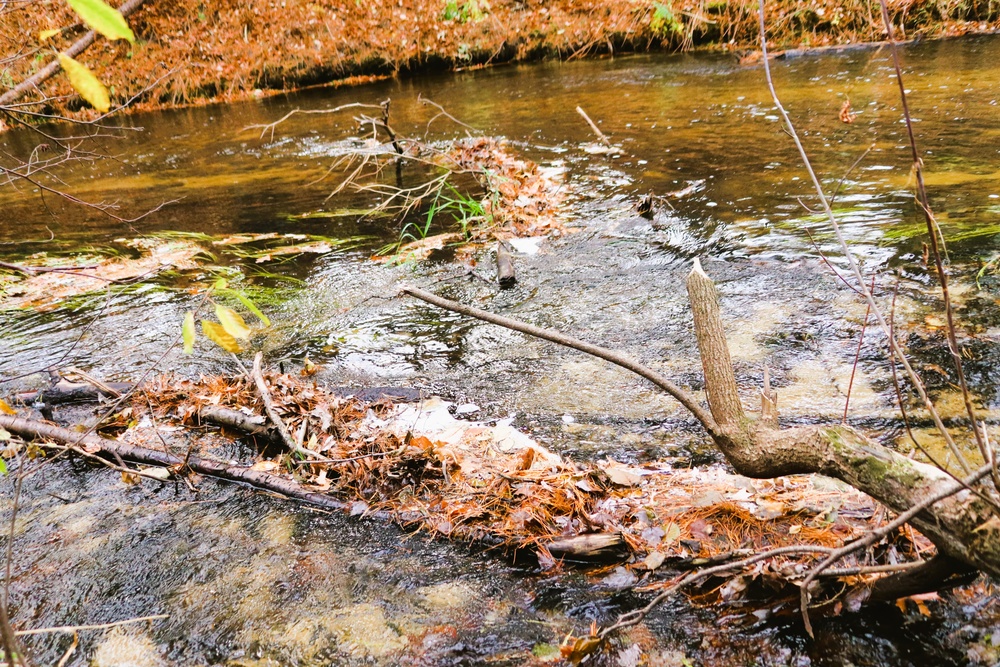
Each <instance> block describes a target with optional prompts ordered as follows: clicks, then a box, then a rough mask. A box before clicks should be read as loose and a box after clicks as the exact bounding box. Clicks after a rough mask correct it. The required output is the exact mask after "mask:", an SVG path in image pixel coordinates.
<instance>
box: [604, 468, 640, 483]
mask: <svg viewBox="0 0 1000 667" xmlns="http://www.w3.org/2000/svg"><path fill="white" fill-rule="evenodd" d="M604 472H605V474H607V476H608V479H610V480H611V483H612V484H616V485H618V486H639V485H640V484H642V474H641V473H640V472H639V471H637V470H636V469H635V468H626V467H625V466H616V465H612V466H607V467H606V468H604Z"/></svg>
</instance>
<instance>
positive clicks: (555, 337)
mask: <svg viewBox="0 0 1000 667" xmlns="http://www.w3.org/2000/svg"><path fill="white" fill-rule="evenodd" d="M400 293H401V294H409V295H410V296H412V297H415V298H417V299H420V300H421V301H425V302H427V303H429V304H432V305H435V306H437V307H438V308H444V309H445V310H450V311H452V312H454V313H459V314H461V315H467V316H469V317H474V318H476V319H478V320H483V321H484V322H489V323H491V324H496V325H498V326H501V327H504V328H506V329H512V330H513V331H520V332H521V333H526V334H528V335H529V336H535V337H536V338H543V339H545V340H548V341H552V342H553V343H558V344H559V345H563V346H565V347H570V348H573V349H574V350H579V351H580V352H585V353H587V354H591V355H593V356H595V357H598V358H600V359H604V360H605V361H609V362H611V363H613V364H616V365H618V366H621V367H622V368H625V369H628V370H630V371H632V372H633V373H635V374H637V375H640V376H642V377H644V378H646V379H647V380H649V381H650V382H652V383H653V384H655V385H656V386H657V387H660V388H661V389H663V390H664V391H665V392H667V393H668V394H670V395H671V396H673V397H674V398H675V399H677V401H678V402H679V403H680V404H681V405H683V406H684V407H685V408H687V410H688V412H690V413H691V414H692V415H694V417H695V419H697V420H698V421H699V422H701V425H702V426H703V427H704V428H705V430H706V431H708V433H709V434H710V435H712V436H713V437H715V436H720V435H721V434H720V430H719V426H718V425H717V424H716V423H715V419H713V418H712V415H710V414H709V413H708V412H707V411H706V410H705V408H703V407H702V406H701V405H700V404H699V403H698V400H697V399H696V398H695V397H694V396H693V395H692V394H690V393H689V392H687V391H686V390H684V389H681V388H680V387H678V386H677V385H676V384H674V383H673V382H671V381H670V380H668V379H667V378H666V377H664V376H663V375H660V374H659V373H657V372H656V371H654V370H653V369H651V368H648V367H646V366H643V365H642V364H640V363H639V362H638V361H636V360H635V359H632V358H631V357H629V356H626V355H624V354H622V353H620V352H615V351H614V350H609V349H607V348H603V347H599V346H597V345H592V344H590V343H586V342H584V341H582V340H578V339H576V338H573V337H571V336H567V335H566V334H563V333H560V332H558V331H554V330H552V329H544V328H542V327H536V326H534V325H533V324H527V323H525V322H519V321H518V320H514V319H511V318H508V317H504V316H502V315H497V314H496V313H490V312H487V311H485V310H480V309H478V308H473V307H472V306H466V305H463V304H461V303H457V302H455V301H451V300H449V299H445V298H443V297H440V296H437V295H436V294H431V293H430V292H425V291H424V290H422V289H418V288H416V287H403V288H402V289H401V290H400Z"/></svg>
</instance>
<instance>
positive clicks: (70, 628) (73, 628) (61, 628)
mask: <svg viewBox="0 0 1000 667" xmlns="http://www.w3.org/2000/svg"><path fill="white" fill-rule="evenodd" d="M161 618H170V614H154V615H152V616H141V617H139V618H128V619H125V620H124V621H115V622H113V623H99V624H97V625H58V626H56V627H52V628H37V629H35V630H18V631H17V632H15V633H14V634H15V635H16V636H18V637H27V636H29V635H43V634H50V633H56V632H61V633H70V632H72V633H76V632H79V631H80V630H105V629H107V628H117V627H118V626H120V625H129V624H131V623H142V622H143V621H156V620H158V619H161Z"/></svg>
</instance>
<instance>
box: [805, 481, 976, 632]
mask: <svg viewBox="0 0 1000 667" xmlns="http://www.w3.org/2000/svg"><path fill="white" fill-rule="evenodd" d="M992 471H993V467H992V466H991V465H989V464H987V465H984V466H982V467H981V468H979V470H977V471H976V472H974V473H972V474H971V475H969V476H968V477H966V478H965V479H963V480H961V481H960V482H959V483H957V484H954V485H952V486H950V487H948V488H945V489H944V490H942V491H939V492H938V493H935V494H934V495H932V496H929V497H928V498H926V499H925V500H923V501H921V502H919V503H917V504H916V505H914V506H913V507H911V508H910V509H908V510H906V511H905V512H903V513H901V514H900V515H898V516H897V517H896V518H895V519H893V520H892V521H890V522H889V523H887V524H886V525H884V526H882V527H881V528H879V529H878V530H873V531H871V532H870V533H867V534H866V535H864V536H862V537H859V538H858V539H856V540H854V541H853V542H848V543H847V544H845V545H844V546H842V547H840V548H839V549H836V550H833V551H831V552H830V554H829V555H828V556H827V557H826V559H824V560H823V562H821V563H820V564H819V565H817V566H816V567H814V568H813V569H812V570H811V571H810V572H809V574H808V575H807V576H806V578H805V580H803V582H802V584H801V592H800V601H801V606H802V621H803V623H804V624H805V629H806V632H807V633H808V634H809V636H810V637H812V636H813V630H812V623H810V621H809V584H811V583H812V582H813V581H814V580H815V579H816V577H818V576H819V575H820V574H821V573H822V572H823V571H824V570H826V569H827V568H828V567H830V565H832V564H833V563H836V562H837V561H838V560H840V559H841V558H843V557H844V556H846V555H848V554H851V553H854V552H855V551H858V550H860V549H864V548H865V547H868V546H871V545H872V544H875V543H876V542H878V541H879V540H881V539H882V538H883V537H885V536H886V535H888V534H889V533H891V532H892V531H894V530H896V529H897V528H899V527H900V526H902V525H903V524H905V523H908V522H909V521H910V519H912V518H913V517H915V516H916V515H918V514H920V513H921V512H923V511H924V510H925V509H927V508H928V507H930V506H931V505H933V504H934V503H936V502H939V501H941V500H944V499H945V498H948V497H950V496H953V495H955V494H956V493H958V492H959V491H961V490H963V489H966V488H968V487H971V486H972V485H973V484H975V483H977V482H978V481H979V480H981V479H983V478H985V477H987V476H989V475H990V473H991V472H992Z"/></svg>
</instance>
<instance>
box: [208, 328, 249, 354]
mask: <svg viewBox="0 0 1000 667" xmlns="http://www.w3.org/2000/svg"><path fill="white" fill-rule="evenodd" d="M201 330H202V331H203V332H204V333H205V336H207V337H208V339H209V340H210V341H212V342H213V343H215V344H216V345H218V346H219V347H221V348H222V349H223V350H225V351H226V352H232V353H234V354H235V353H237V352H240V351H241V349H240V344H239V343H238V342H236V339H235V338H233V337H232V336H231V335H230V334H229V332H227V331H226V330H225V328H223V326H222V325H221V324H219V323H218V322H212V321H210V320H202V321H201Z"/></svg>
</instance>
